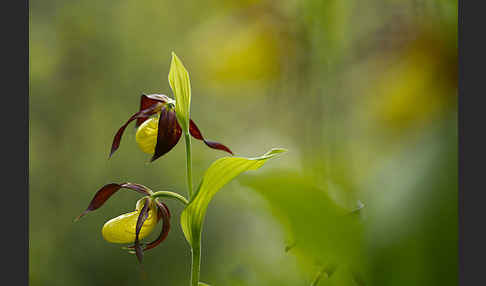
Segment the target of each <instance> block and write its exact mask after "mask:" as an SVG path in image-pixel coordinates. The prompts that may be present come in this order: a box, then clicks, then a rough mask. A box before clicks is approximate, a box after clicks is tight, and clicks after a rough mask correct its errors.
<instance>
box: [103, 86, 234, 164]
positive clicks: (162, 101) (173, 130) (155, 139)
mask: <svg viewBox="0 0 486 286" xmlns="http://www.w3.org/2000/svg"><path fill="white" fill-rule="evenodd" d="M175 105H176V102H175V100H173V99H172V98H170V97H168V96H166V95H164V94H150V95H146V94H142V96H141V99H140V110H139V111H138V112H137V113H135V114H133V115H132V116H131V117H130V118H129V119H128V121H127V122H126V123H125V124H123V125H122V126H121V127H120V129H119V130H118V131H117V133H116V134H115V137H114V138H113V144H112V146H111V152H110V157H111V156H112V155H113V153H115V151H116V150H117V149H118V148H119V147H120V141H121V138H122V135H123V133H124V132H125V129H126V127H127V126H128V124H130V122H132V121H134V120H136V125H135V126H136V127H138V129H137V132H136V136H135V138H136V141H137V143H138V146H139V147H140V149H141V150H142V151H143V152H145V153H148V154H151V155H152V158H151V159H150V161H151V162H152V161H154V160H156V159H158V158H159V157H161V156H162V155H164V154H166V153H167V152H169V151H170V150H172V148H174V146H175V145H176V144H177V143H178V142H179V139H180V138H181V135H182V129H181V126H180V125H179V122H178V120H177V116H176V112H175ZM154 115H155V116H154ZM189 133H190V134H191V136H192V137H193V138H195V139H197V140H201V141H203V142H204V143H205V144H206V145H207V146H208V147H210V148H212V149H216V150H222V151H225V152H228V153H230V154H231V155H233V152H232V151H231V150H230V149H229V148H228V147H226V146H225V145H223V144H221V143H218V142H214V141H209V140H206V139H205V138H204V137H203V135H202V133H201V131H200V130H199V128H198V127H197V125H196V123H194V121H193V120H192V119H191V120H190V121H189Z"/></svg>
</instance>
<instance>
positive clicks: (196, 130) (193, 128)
mask: <svg viewBox="0 0 486 286" xmlns="http://www.w3.org/2000/svg"><path fill="white" fill-rule="evenodd" d="M189 133H191V135H192V137H194V138H195V139H197V140H201V141H203V142H204V143H205V144H206V145H207V146H208V147H209V148H213V149H217V150H221V151H225V152H228V153H230V154H231V155H233V152H232V151H231V150H230V149H229V148H228V147H226V146H224V145H223V144H221V143H218V142H213V141H209V140H206V139H204V137H203V135H202V133H201V131H200V130H199V128H197V125H196V123H194V121H192V119H191V121H189Z"/></svg>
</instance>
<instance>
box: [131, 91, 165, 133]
mask: <svg viewBox="0 0 486 286" xmlns="http://www.w3.org/2000/svg"><path fill="white" fill-rule="evenodd" d="M158 102H162V103H166V102H168V97H167V96H166V95H164V94H148V95H147V94H142V96H141V97H140V111H141V110H144V109H147V108H149V107H151V106H152V105H154V104H156V103H158ZM149 117H150V116H142V117H139V118H137V122H136V123H135V126H136V127H138V126H140V125H141V124H142V123H143V122H144V121H145V120H147V119H148V118H149Z"/></svg>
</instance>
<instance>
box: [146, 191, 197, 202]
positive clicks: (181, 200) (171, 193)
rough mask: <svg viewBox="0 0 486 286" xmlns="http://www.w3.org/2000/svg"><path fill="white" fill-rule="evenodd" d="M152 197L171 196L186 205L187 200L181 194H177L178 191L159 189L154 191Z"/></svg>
mask: <svg viewBox="0 0 486 286" xmlns="http://www.w3.org/2000/svg"><path fill="white" fill-rule="evenodd" d="M151 197H152V198H154V199H155V198H172V199H176V200H178V201H180V202H181V203H182V204H184V205H187V204H188V203H189V202H188V201H187V200H186V198H184V197H183V196H181V195H179V194H178V193H174V192H168V191H159V192H155V193H153V194H152V195H151Z"/></svg>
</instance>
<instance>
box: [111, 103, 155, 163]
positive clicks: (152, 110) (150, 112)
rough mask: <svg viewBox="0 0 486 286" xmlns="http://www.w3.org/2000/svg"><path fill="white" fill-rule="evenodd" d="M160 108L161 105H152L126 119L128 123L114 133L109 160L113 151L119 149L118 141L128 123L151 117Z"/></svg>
mask: <svg viewBox="0 0 486 286" xmlns="http://www.w3.org/2000/svg"><path fill="white" fill-rule="evenodd" d="M160 108H161V105H159V104H154V105H151V106H150V107H148V108H146V109H143V110H140V111H139V112H137V113H135V114H134V115H132V116H131V117H130V118H129V119H128V121H127V122H125V124H123V125H122V126H121V127H120V129H118V131H117V132H116V134H115V137H114V138H113V143H112V144H111V151H110V156H109V157H110V158H111V156H112V155H113V153H115V151H116V150H118V147H120V141H121V138H122V136H123V132H125V129H126V128H127V126H128V124H130V122H132V121H133V120H135V119H139V118H148V117H150V116H151V115H153V114H155V113H157V112H158V111H159V110H160Z"/></svg>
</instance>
